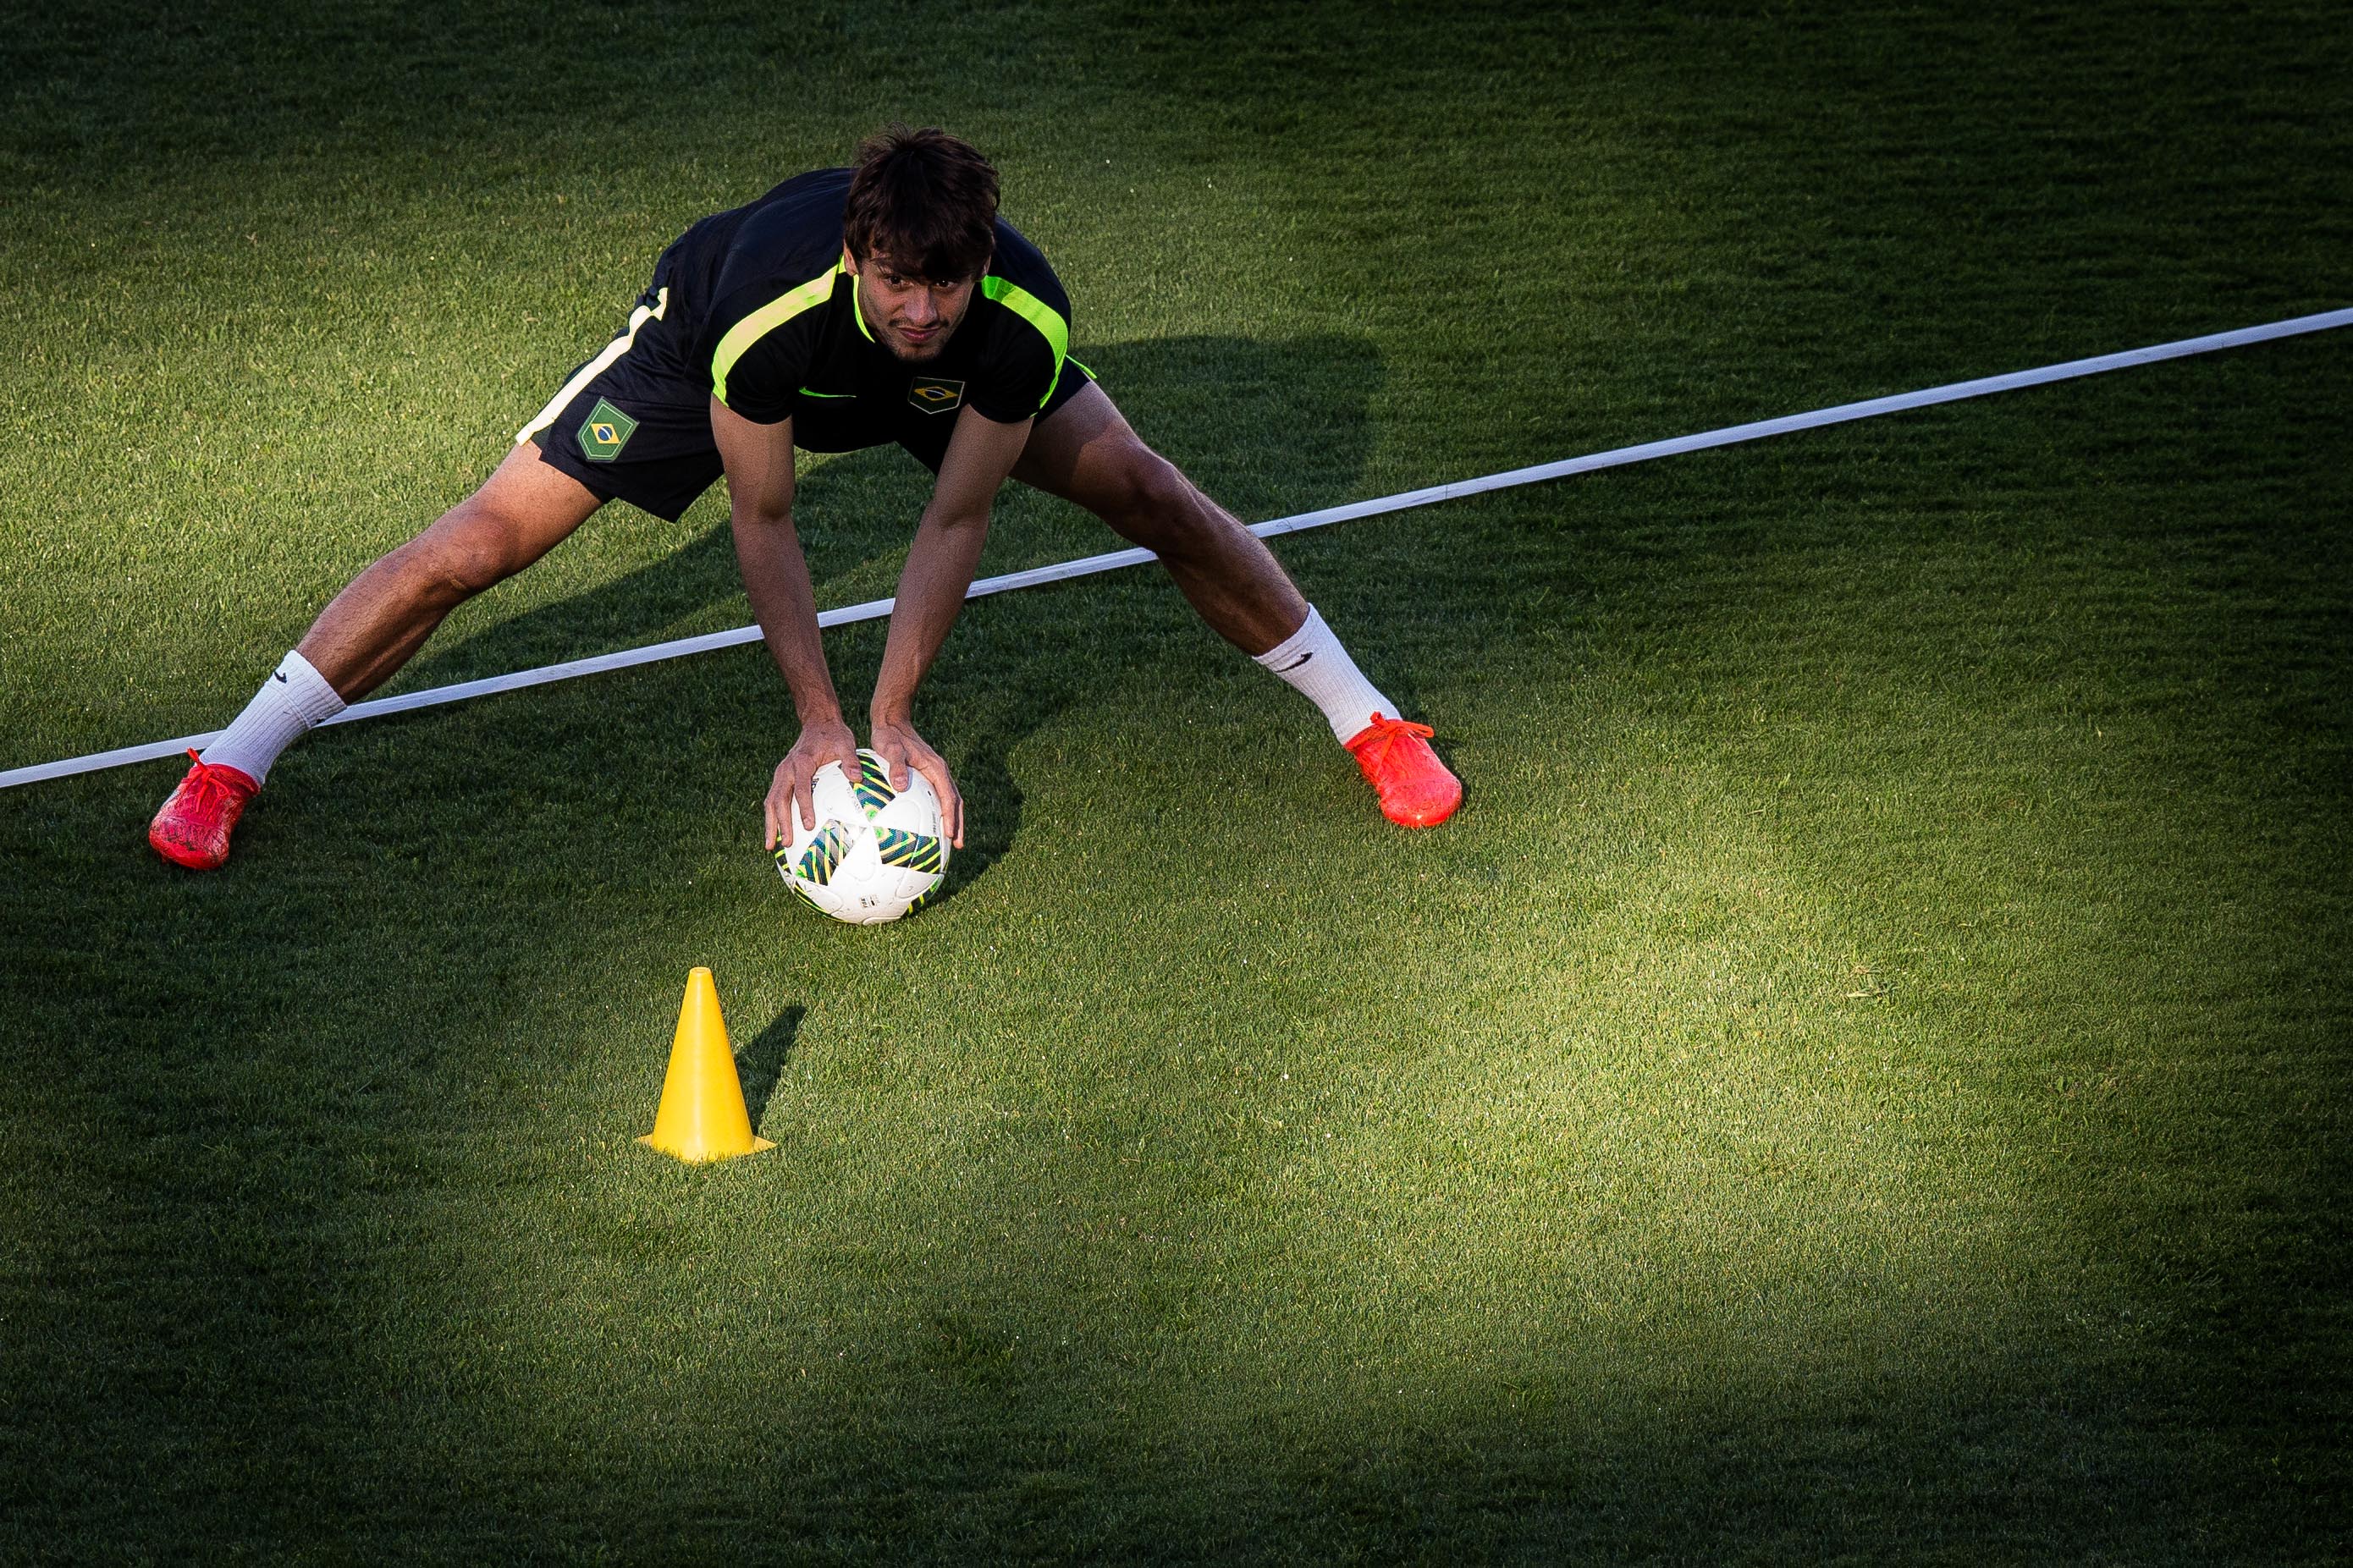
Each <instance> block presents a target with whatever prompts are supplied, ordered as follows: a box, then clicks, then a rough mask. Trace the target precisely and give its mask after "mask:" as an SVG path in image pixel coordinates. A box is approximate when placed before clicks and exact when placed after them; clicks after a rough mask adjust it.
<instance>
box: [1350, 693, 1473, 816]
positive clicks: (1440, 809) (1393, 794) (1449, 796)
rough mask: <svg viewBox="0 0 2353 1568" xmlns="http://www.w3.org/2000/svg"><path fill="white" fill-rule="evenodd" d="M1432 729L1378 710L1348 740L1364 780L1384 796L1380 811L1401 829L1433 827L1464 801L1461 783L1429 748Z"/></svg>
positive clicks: (1375, 791) (1452, 813)
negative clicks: (1388, 716) (1386, 715)
mask: <svg viewBox="0 0 2353 1568" xmlns="http://www.w3.org/2000/svg"><path fill="white" fill-rule="evenodd" d="M1434 732H1435V731H1432V730H1431V729H1430V726H1429V725H1427V724H1415V723H1410V722H1409V721H1406V720H1403V719H1384V718H1382V717H1381V716H1380V715H1379V714H1377V713H1376V714H1374V715H1373V721H1372V722H1371V723H1369V724H1367V725H1366V726H1365V727H1364V728H1363V729H1362V730H1359V731H1356V735H1355V736H1354V737H1353V738H1352V739H1350V740H1349V741H1348V742H1347V747H1348V750H1349V752H1351V753H1352V754H1353V755H1354V756H1355V757H1356V765H1357V766H1358V767H1360V768H1362V769H1364V770H1365V782H1366V784H1371V785H1372V786H1373V793H1374V794H1376V795H1379V796H1380V797H1381V815H1382V816H1386V817H1388V819H1389V820H1390V821H1391V822H1394V823H1396V824H1397V825H1398V826H1399V827H1435V826H1438V825H1439V824H1440V823H1441V822H1443V821H1445V820H1446V819H1447V818H1448V817H1450V816H1453V815H1454V808H1455V807H1456V806H1458V805H1461V804H1462V781H1461V779H1458V778H1456V777H1455V776H1454V775H1453V774H1452V773H1450V772H1448V771H1447V767H1446V764H1445V763H1441V762H1440V761H1439V760H1438V753H1437V752H1433V751H1431V750H1430V736H1431V734H1433V733H1434Z"/></svg>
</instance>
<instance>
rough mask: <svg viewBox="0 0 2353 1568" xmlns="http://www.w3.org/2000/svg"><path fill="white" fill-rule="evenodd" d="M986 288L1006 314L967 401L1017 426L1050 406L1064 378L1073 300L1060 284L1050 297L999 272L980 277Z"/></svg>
mask: <svg viewBox="0 0 2353 1568" xmlns="http://www.w3.org/2000/svg"><path fill="white" fill-rule="evenodd" d="M981 289H982V291H983V292H984V293H985V294H987V297H988V298H989V300H992V301H994V302H995V303H996V304H997V306H998V307H999V309H1000V310H1002V311H1003V312H1004V313H1003V315H1002V316H1001V317H1000V318H999V319H998V321H997V326H996V331H995V332H994V333H993V335H992V339H991V342H990V343H989V350H988V357H987V360H986V362H985V363H983V366H982V374H979V375H978V376H976V377H975V381H976V385H975V386H974V387H973V389H972V391H971V392H970V393H968V394H967V395H966V396H965V402H966V403H967V404H968V405H970V406H972V407H974V408H976V409H977V410H979V411H980V413H981V414H982V415H983V416H985V417H987V418H990V419H994V420H996V421H997V423H999V424H1001V425H1018V424H1019V423H1020V422H1021V421H1022V420H1024V419H1028V418H1030V417H1032V416H1035V415H1036V414H1037V412H1038V410H1039V409H1040V408H1042V407H1044V406H1045V405H1046V400H1047V399H1048V398H1049V397H1051V396H1052V395H1054V387H1055V384H1057V383H1058V382H1059V381H1060V379H1061V374H1062V361H1063V360H1064V358H1066V357H1067V356H1068V355H1069V353H1070V348H1071V321H1070V302H1069V300H1066V299H1064V298H1062V297H1061V290H1060V289H1051V290H1050V293H1051V294H1052V295H1053V298H1051V299H1045V298H1041V297H1039V295H1037V294H1033V293H1031V292H1030V291H1029V289H1024V288H1022V287H1021V286H1020V285H1019V284H1018V283H1014V282H1012V281H1010V280H1009V279H1004V278H998V277H994V276H992V277H988V278H984V279H981Z"/></svg>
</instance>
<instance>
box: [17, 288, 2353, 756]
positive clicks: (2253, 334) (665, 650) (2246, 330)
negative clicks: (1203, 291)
mask: <svg viewBox="0 0 2353 1568" xmlns="http://www.w3.org/2000/svg"><path fill="white" fill-rule="evenodd" d="M2348 326H2353V310H2326V311H2323V312H2321V313H2320V314H2318V315H2314V316H2297V317H2295V318H2293V319H2292V320H2289V321H2269V322H2266V323H2264V324H2263V325H2262V326H2255V327H2242V328H2240V329H2238V330H2237V331H2229V332H2213V333H2210V334H2208V335H2207V336H2205V337H2200V338H2183V339H2181V340H2180V341H2179V342H2170V343H2157V344H2153V345H2152V346H2150V347H2148V348H2143V349H2126V350H2125V351H2124V352H2123V353H2112V354H2100V355H2097V356H2096V357H2094V358H2092V359H2077V360H2069V361H2067V362H2066V363H2063V364H2049V365H2043V366H2042V367H2041V368H2039V369H2036V370H2020V371H2012V372H2010V374H2007V375H1989V376H1983V377H1980V378H1978V380H1975V381H1956V382H1952V383H1949V384H1947V385H1944V386H1930V387H1924V388H1922V389H1921V390H1919V391H1917V392H1899V393H1896V394H1894V395H1892V396H1888V397H1873V398H1867V399H1865V400H1864V401H1862V402H1861V403H1841V404H1840V405H1837V406H1836V407H1833V408H1817V409H1814V410H1812V411H1811V412H1810V413H1805V414H1788V415H1784V416H1781V417H1780V418H1778V419H1759V420H1757V421H1755V422H1753V423H1751V424H1747V425H1728V426H1725V427H1724V428H1723V429H1720V430H1704V431H1702V432H1700V433H1699V434H1697V435H1694V436H1677V437H1672V439H1669V440H1665V441H1650V442H1645V443H1644V444H1643V445H1641V446H1639V447H1617V448H1615V449H1613V450H1611V451H1607V452H1595V453H1592V454H1590V455H1588V456H1587V457H1582V458H1563V459H1561V460H1560V461H1558V462H1555V463H1539V464H1537V465H1536V466H1535V467H1534V468H1513V469H1511V470H1509V471H1508V472H1505V473H1501V474H1488V475H1486V476H1484V477H1483V478H1481V479H1460V480H1457V481H1455V482H1454V483H1452V484H1444V485H1431V486H1430V487H1429V488H1428V489H1419V490H1407V491H1405V492H1404V493H1402V494H1399V495H1393V496H1378V497H1376V498H1374V499H1373V500H1360V501H1350V502H1348V503H1347V504H1346V505H1345V506H1333V507H1325V508H1324V510H1321V511H1304V512H1301V513H1299V514H1298V515H1296V516H1294V517H1278V518H1275V519H1273V520H1271V521H1267V522H1261V523H1253V524H1252V525H1251V526H1250V531H1251V532H1252V533H1255V534H1257V535H1258V536H1259V537H1260V538H1261V539H1271V538H1274V537H1275V536H1277V535H1279V534H1285V533H1297V532H1300V531H1303V530H1305V529H1310V528H1322V527H1324V526H1325V525H1327V524H1330V523H1335V522H1347V521H1351V520H1353V519H1356V518H1360V517H1376V516H1378V515H1379V514H1381V513H1383V512H1391V511H1406V510H1410V509H1412V508H1414V507H1423V506H1433V505H1435V504H1437V503H1438V502H1440V501H1449V500H1461V499H1462V498H1464V497H1466V496H1476V495H1485V494H1486V493H1487V492H1488V491H1490V490H1502V489H1513V488H1514V487H1515V486H1519V485H1535V484H1543V483H1545V482H1546V481H1547V480H1550V479H1567V478H1568V477H1569V476H1570V475H1572V474H1586V473H1591V472H1593V471H1594V470H1595V469H1597V468H1622V467H1624V466H1625V465H1626V464H1629V463H1647V462H1650V461H1651V460H1652V459H1654V458H1672V457H1678V456H1680V455H1682V454H1683V453H1685V452H1704V451H1705V450H1707V449H1708V448H1710V447H1731V446H1736V445H1738V444H1739V443H1741V442H1743V441H1761V440H1764V439H1765V438H1767V437H1771V436H1788V435H1792V434H1794V433H1796V432H1797V431H1799V430H1819V429H1820V428H1821V427H1822V426H1825V425H1843V424H1847V423H1849V422H1851V421H1852V420H1857V419H1876V418H1878V417H1879V416H1882V415H1885V414H1901V413H1903V412H1905V410H1906V409H1912V408H1926V407H1928V406H1930V405H1934V404H1938V403H1958V402H1961V401H1963V400H1964V399H1967V398H1971V397H1989V396H1991V395H1994V394H1995V393H1998V392H2016V391H2019V390H2021V389H2022V388H2025V387H2030V386H2042V385H2046V384H2050V383H2052V382H2054V381H2072V380H2074V379H2075V378H2076V377H2079V376H2086V375H2099V374H2103V373H2104V372H2107V371H2112V370H2128V369H2130V368H2131V367H2133V366H2135V365H2144V364H2156V363H2159V362H2160V361H2164V360H2169V359H2186V358H2188V357H2189V356H2190V355H2192V354H2207V353H2218V352H2219V351H2221V350H2223V349H2235V348H2243V347H2245V346H2247V345H2248V344H2250V343H2261V342H2271V341H2273V340H2274V339H2276V338H2292V337H2296V336H2300V335H2302V334H2304V333H2306V332H2325V331H2331V330H2333V329H2335V328H2338V327H2348ZM1151 559H1153V556H1152V552H1150V551H1148V550H1115V551H1113V552H1111V553H1110V554H1107V555H1089V556H1085V557H1082V559H1080V560H1077V561H1065V562H1061V563H1059V564H1057V565H1052V566H1039V567H1033V568H1032V569H1030V570H1029V571H1027V572H1010V573H1008V574H1005V575H1004V576H1001V577H984V578H982V579H981V580H980V581H978V582H976V583H975V584H973V585H972V586H971V588H970V589H968V590H967V591H966V592H965V597H966V598H968V599H978V598H984V597H986V596H987V595H990V594H1006V593H1010V592H1012V591H1013V590H1014V589H1016V588H1035V587H1039V586H1040V585H1042V584H1048V583H1061V582H1067V581H1069V580H1070V579H1071V578H1073V577H1086V576H1091V575H1092V574H1095V573H1097V572H1112V571H1116V570H1118V569H1119V568H1120V567H1123V566H1140V565H1142V564H1143V563H1145V562H1147V561H1150V560H1151ZM891 605H892V601H891V600H889V599H871V600H869V601H867V602H866V603H865V604H862V605H843V606H842V607H841V608H839V609H835V610H827V611H825V612H823V613H822V614H820V615H819V616H818V618H817V622H818V626H848V625H849V623H851V622H852V621H871V620H880V619H881V618H882V617H883V616H888V615H889V614H890V613H891ZM759 639H760V628H759V627H757V626H738V627H736V628H735V629H734V630H733V631H725V632H710V633H706V634H705V635H703V636H702V637H679V638H676V639H674V640H672V641H670V642H659V643H653V644H649V646H647V647H634V648H627V649H624V650H622V651H621V652H619V653H607V654H598V655H596V657H594V658H575V659H567V660H565V662H564V663H562V664H550V665H543V666H542V667H541V668H537V669H522V670H517V671H515V672H514V673H513V674H512V675H494V676H490V677H487V678H485V679H481V680H464V681H459V683H458V684H457V685H455V686H436V687H433V688H431V689H427V690H424V691H409V692H404V693H402V694H401V695H400V696H398V697H378V698H375V699H373V700H369V701H366V702H354V703H353V704H352V705H351V706H350V707H349V708H346V709H344V710H343V711H342V712H341V713H338V714H336V715H335V716H334V717H333V718H332V719H330V720H328V721H327V723H329V724H349V723H352V722H353V721H357V720H361V719H379V718H382V717H383V716H384V715H385V714H387V713H406V712H408V711H409V710H412V709H417V708H432V707H437V706H438V705H440V704H441V703H444V702H463V701H466V700H469V699H471V698H476V697H488V696H490V695H491V694H492V693H493V692H499V691H520V690H522V689H523V688H525V687H528V686H544V685H546V684H547V683H548V682H550V681H554V680H571V679H575V678H576V677H579V676H583V675H600V674H602V673H604V672H605V671H607V670H611V669H627V668H629V667H630V666H632V665H639V664H653V663H656V662H658V661H659V660H661V659H666V658H684V657H685V656H686V655H688V654H691V653H703V652H707V651H708V650H710V649H712V648H719V647H733V646H735V645H736V644H738V643H747V642H757V641H758V640H759ZM323 727H324V726H322V728H323ZM220 734H221V731H218V730H208V731H205V732H204V733H203V734H201V735H183V736H181V737H180V738H179V739H177V740H174V741H151V742H146V743H145V744H143V745H137V746H123V747H121V748H119V749H117V750H115V751H111V752H91V753H90V754H89V755H88V756H80V757H68V758H65V759H63V760H62V761H59V762H54V763H37V764H35V765H33V766H31V767H23V768H14V769H11V770H9V771H8V772H6V773H0V789H10V788H13V787H15V786H16V785H17V784H39V783H41V782H42V781H44V780H47V779H60V778H67V777H70V776H71V775H73V774H75V773H96V772H98V771H99V770H100V769H101V768H119V767H122V766H124V765H126V764H128V763H144V762H153V760H155V759H156V758H158V757H174V756H178V755H180V754H181V753H182V752H185V751H187V750H188V749H189V748H191V747H195V748H197V749H202V748H203V747H205V746H206V745H208V744H210V743H211V742H214V741H216V740H217V739H218V738H219V737H220Z"/></svg>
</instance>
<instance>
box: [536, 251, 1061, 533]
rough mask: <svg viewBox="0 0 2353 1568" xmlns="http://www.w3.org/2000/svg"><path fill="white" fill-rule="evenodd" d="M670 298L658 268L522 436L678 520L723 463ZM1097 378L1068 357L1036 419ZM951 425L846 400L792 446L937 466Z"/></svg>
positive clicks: (603, 493)
mask: <svg viewBox="0 0 2353 1568" xmlns="http://www.w3.org/2000/svg"><path fill="white" fill-rule="evenodd" d="M664 259H665V260H667V259H668V258H664ZM668 303H669V301H668V296H667V289H666V287H665V284H664V281H663V278H662V269H660V268H657V269H656V271H655V274H654V282H653V286H652V287H651V288H649V289H647V290H646V291H645V292H644V293H643V294H642V295H639V296H638V303H637V308H636V309H635V310H631V311H630V312H629V321H628V325H626V326H624V327H623V328H622V329H621V330H620V331H619V332H617V333H616V334H615V335H614V338H613V341H612V342H610V343H608V344H607V345H606V347H605V351H604V352H603V353H600V354H598V355H597V356H596V358H594V359H592V360H589V361H588V362H587V363H585V364H582V365H580V366H579V367H578V368H576V369H575V370H574V371H573V373H572V374H571V376H570V378H569V379H567V380H566V381H565V384H564V389H563V390H562V391H561V392H558V393H557V394H556V395H555V396H554V399H553V400H552V401H551V402H550V403H549V404H548V405H547V406H546V407H545V408H543V409H542V410H540V413H539V416H538V417H537V418H536V419H534V420H533V421H532V423H531V424H529V425H527V426H524V427H523V428H522V430H520V431H518V432H517V433H516V435H515V440H516V442H517V443H518V444H520V443H522V442H524V441H535V442H537V443H538V445H539V458H540V461H541V462H543V463H545V464H547V465H548V466H549V467H550V468H555V469H557V470H559V471H560V472H563V473H566V474H569V475H571V476H572V477H573V478H574V479H578V480H579V481H580V482H581V483H582V484H584V485H586V486H587V487H588V489H590V490H591V491H592V492H594V493H595V495H596V498H597V499H598V500H625V501H628V503H629V504H630V505H631V506H634V507H638V508H640V509H642V510H646V511H649V512H651V513H653V514H654V515H655V516H656V517H659V518H662V519H665V520H667V521H671V522H676V521H678V520H679V518H680V516H681V515H682V514H683V513H684V512H685V510H686V509H687V508H688V507H690V506H691V505H693V504H694V500H695V498H696V497H698V496H700V495H701V494H702V492H703V491H704V490H707V489H710V488H711V484H712V480H714V479H717V478H719V475H720V463H719V448H718V447H717V446H716V445H715V444H714V443H713V442H712V438H711V378H710V376H709V375H708V374H695V373H694V372H693V371H691V370H690V369H689V363H690V359H691V355H690V352H689V349H688V339H689V338H691V335H692V334H691V332H690V331H686V330H684V329H683V328H682V327H681V325H680V324H678V323H676V322H673V321H668V320H666V319H665V318H666V316H667V315H668ZM1093 379H1094V378H1093V376H1092V375H1090V374H1088V372H1087V370H1086V367H1085V366H1083V365H1082V364H1080V363H1079V362H1078V361H1076V360H1074V359H1065V360H1064V361H1063V362H1062V378H1061V379H1060V381H1058V382H1056V383H1055V384H1054V390H1053V393H1052V395H1050V396H1049V397H1048V398H1047V399H1046V405H1045V406H1044V407H1042V408H1040V409H1039V411H1038V414H1037V417H1039V418H1040V419H1043V418H1045V417H1046V416H1049V415H1050V414H1052V413H1053V412H1054V411H1055V410H1057V409H1059V408H1060V407H1061V406H1062V405H1064V404H1066V403H1068V402H1069V401H1070V400H1071V398H1073V397H1076V396H1077V395H1079V394H1080V392H1081V391H1082V390H1083V389H1084V388H1085V387H1086V386H1087V384H1089V383H1090V382H1092V380H1093ZM954 432H955V419H954V418H953V417H943V416H939V415H935V414H926V413H924V412H923V410H921V409H919V408H916V407H914V406H913V405H911V404H908V403H906V402H904V401H903V400H902V401H901V402H898V403H895V404H892V403H880V404H878V403H877V402H876V401H875V400H873V399H869V398H862V397H861V398H846V399H844V400H842V403H841V405H840V406H839V408H838V409H837V408H835V407H833V406H830V405H818V406H816V407H813V408H808V409H806V410H804V411H803V412H802V413H800V414H797V415H796V416H794V419H793V445H794V446H796V447H799V448H800V449H801V450H803V451H805V452H855V451H858V450H860V449H861V448H863V447H887V446H889V445H891V444H892V443H893V442H895V443H897V444H898V445H899V446H901V447H905V448H906V449H907V450H908V451H909V452H911V453H913V455H914V458H915V459H916V461H918V462H920V463H922V464H923V466H924V467H925V468H929V469H931V470H932V471H933V472H934V473H937V472H939V468H940V461H941V459H942V458H945V457H946V456H947V450H948V437H949V436H950V435H952V434H953V433H954Z"/></svg>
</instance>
